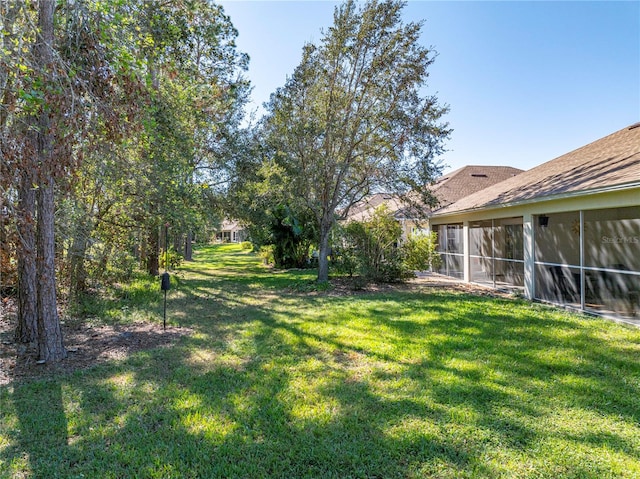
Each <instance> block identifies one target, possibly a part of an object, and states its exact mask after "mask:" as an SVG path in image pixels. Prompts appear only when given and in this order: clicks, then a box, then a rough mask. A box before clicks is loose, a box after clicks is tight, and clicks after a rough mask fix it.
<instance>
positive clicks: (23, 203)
mask: <svg viewBox="0 0 640 479" xmlns="http://www.w3.org/2000/svg"><path fill="white" fill-rule="evenodd" d="M31 173H32V172H31V167H30V165H27V166H26V168H25V170H24V171H23V176H22V179H21V181H20V190H19V192H18V194H19V201H20V203H19V220H18V324H17V327H16V333H15V339H16V341H17V342H20V343H35V342H36V341H37V339H38V302H37V277H36V227H35V221H36V219H35V212H36V192H35V189H34V184H35V180H34V179H33V175H32V174H31Z"/></svg>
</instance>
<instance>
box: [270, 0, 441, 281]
mask: <svg viewBox="0 0 640 479" xmlns="http://www.w3.org/2000/svg"><path fill="white" fill-rule="evenodd" d="M403 6H404V2H402V1H398V0H384V1H378V0H370V1H368V2H367V3H365V4H363V5H361V6H359V4H358V3H357V2H355V1H354V0H347V1H346V2H345V3H343V4H342V5H340V6H338V7H336V10H335V13H334V21H333V25H332V26H331V27H330V28H329V29H328V30H327V31H326V32H325V33H324V35H323V37H322V39H321V40H320V42H319V44H318V45H315V44H307V45H305V47H304V49H303V53H302V60H301V62H300V64H299V65H298V67H297V68H296V69H295V71H294V72H293V74H292V76H291V77H290V78H289V79H288V81H287V82H286V84H285V85H284V86H283V87H282V88H280V89H278V90H277V91H276V92H275V93H274V94H273V95H272V97H271V100H270V102H269V104H268V115H267V117H266V118H265V121H264V124H263V126H264V138H265V143H266V145H267V147H268V148H267V151H268V152H269V154H270V155H271V159H272V160H273V161H274V162H275V163H277V164H278V165H280V166H281V167H282V168H283V169H284V171H285V172H286V177H287V178H288V180H289V181H290V183H289V186H288V190H289V191H290V192H291V195H292V196H295V197H299V198H300V199H301V200H302V201H303V203H304V206H305V207H306V208H308V209H309V210H310V211H311V212H312V213H313V215H314V217H315V221H316V223H317V230H318V232H319V251H320V255H319V272H318V280H319V281H326V280H327V279H328V260H327V258H328V255H329V235H330V232H331V229H332V228H333V225H334V224H335V221H336V219H337V218H338V217H340V216H345V215H346V214H348V212H349V209H350V207H351V206H352V205H354V204H355V203H356V202H358V201H359V200H361V199H362V198H363V197H364V196H366V195H368V194H370V193H372V192H375V191H386V192H391V193H395V194H398V195H407V194H408V193H409V192H412V194H413V196H412V197H413V198H420V199H421V200H422V201H421V202H422V203H423V204H427V205H428V204H430V203H432V198H431V197H430V195H429V189H428V186H429V184H430V183H431V182H432V181H433V180H434V178H435V177H436V176H437V174H438V173H439V166H438V162H437V161H436V159H437V157H438V155H439V154H441V153H442V152H443V142H444V140H445V139H446V138H447V137H448V135H449V132H450V130H449V129H448V125H447V124H446V123H444V122H442V121H441V118H442V116H443V115H444V114H445V113H446V112H447V107H446V106H441V105H440V104H439V103H438V100H437V98H436V97H435V96H433V95H426V94H425V91H426V86H427V85H426V80H427V78H428V70H429V67H430V66H431V64H432V63H433V61H434V59H435V53H434V52H433V51H432V50H430V49H428V48H426V47H424V46H422V45H421V43H420V32H421V27H422V25H421V24H420V23H407V24H405V23H403V22H402V19H401V11H402V8H403Z"/></svg>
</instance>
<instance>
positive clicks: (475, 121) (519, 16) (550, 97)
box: [219, 0, 640, 172]
mask: <svg viewBox="0 0 640 479" xmlns="http://www.w3.org/2000/svg"><path fill="white" fill-rule="evenodd" d="M219 3H221V4H222V5H223V6H224V9H225V12H226V13H227V14H228V15H229V16H230V17H231V20H232V22H233V24H234V25H235V27H236V28H237V29H238V31H239V37H238V42H237V43H238V48H239V49H240V50H241V51H243V52H246V53H248V54H249V56H250V57H251V63H250V67H249V72H248V77H249V79H250V80H251V82H252V85H253V88H254V90H253V94H252V98H253V102H254V103H253V105H251V106H250V108H253V109H255V108H258V107H259V106H260V105H262V103H264V102H265V101H267V100H268V99H269V95H270V94H271V93H272V92H273V91H275V89H276V88H278V87H280V86H282V85H283V84H284V82H285V80H286V78H287V76H288V75H290V74H291V73H292V72H293V70H294V68H295V67H296V66H297V65H298V63H299V61H300V56H301V51H302V46H303V45H304V44H305V43H306V42H315V43H318V42H319V41H320V39H321V38H322V29H323V28H324V29H326V28H327V27H328V26H330V25H331V24H332V20H333V10H334V7H335V6H336V5H337V4H338V3H336V2H333V1H329V0H325V1H301V0H297V1H257V0H252V1H250V0H225V1H221V2H219ZM403 18H404V21H405V22H409V21H413V22H415V21H424V26H423V34H422V39H421V42H422V43H423V45H425V46H427V47H431V46H432V47H434V49H435V51H437V52H438V57H437V59H436V61H435V63H434V64H433V66H432V68H431V70H430V76H429V78H428V80H427V81H428V85H427V90H426V91H427V92H428V93H429V94H434V93H435V94H436V95H437V96H438V98H439V100H440V102H441V103H443V104H448V105H449V106H450V108H451V111H450V113H449V114H448V115H447V117H446V121H448V122H449V123H450V126H451V128H453V130H454V131H453V133H452V135H451V139H450V140H449V141H448V142H447V149H448V150H449V151H448V152H447V153H445V154H444V155H443V156H442V157H441V161H442V162H443V163H444V164H445V165H446V166H445V168H444V171H445V172H446V171H450V170H452V169H455V168H459V167H461V166H464V165H468V164H472V165H509V166H515V167H518V168H522V169H529V168H532V167H534V166H536V165H538V164H540V163H543V162H545V161H548V160H551V159H553V158H556V157H557V156H560V155H562V154H564V153H567V152H569V151H571V150H573V149H575V148H578V147H580V146H583V145H585V144H587V143H590V142H592V141H595V140H597V139H599V138H601V137H603V136H606V135H608V134H609V133H613V132H614V131H617V130H619V129H621V128H624V127H625V126H627V125H630V124H632V123H635V122H638V121H640V2H638V1H600V2H598V1H567V2H556V1H496V2H489V1H424V0H423V1H419V0H410V1H409V2H408V3H407V6H406V7H405V9H404V12H403Z"/></svg>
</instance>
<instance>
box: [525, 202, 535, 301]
mask: <svg viewBox="0 0 640 479" xmlns="http://www.w3.org/2000/svg"><path fill="white" fill-rule="evenodd" d="M522 235H523V246H524V295H525V297H526V298H528V299H533V298H534V294H535V285H536V280H535V270H536V265H535V234H534V224H533V215H532V214H531V213H527V214H525V215H523V217H522Z"/></svg>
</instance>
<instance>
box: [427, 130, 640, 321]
mask: <svg viewBox="0 0 640 479" xmlns="http://www.w3.org/2000/svg"><path fill="white" fill-rule="evenodd" d="M431 224H432V226H433V229H434V230H435V231H437V233H438V235H439V252H440V255H441V258H442V266H441V268H440V271H439V272H440V273H443V274H447V275H450V276H454V277H456V278H462V279H464V280H465V281H469V282H474V283H480V284H485V285H488V286H491V287H495V288H509V289H514V288H517V289H521V290H522V291H523V293H524V296H525V297H527V298H530V299H537V300H540V301H545V302H550V303H555V304H560V305H564V306H568V307H572V308H576V309H580V310H583V311H586V312H591V313H596V314H602V315H606V316H610V317H614V318H618V319H622V320H624V321H625V322H631V323H634V324H639V325H640V123H638V124H635V125H631V126H629V127H627V128H623V129H622V130H619V131H617V132H615V133H613V134H611V135H609V136H606V137H604V138H602V139H600V140H597V141H594V142H593V143H590V144H588V145H586V146H583V147H582V148H578V149H576V150H574V151H572V152H570V153H567V154H566V155H563V156H560V157H558V158H556V159H554V160H551V161H549V162H547V163H544V164H542V165H540V166H538V167H535V168H532V169H531V170H528V171H525V172H523V173H520V174H519V175H517V176H514V177H513V178H510V179H507V180H505V181H503V182H501V183H497V184H495V185H493V186H492V187H490V188H486V189H485V190H482V191H479V192H477V193H474V194H472V195H469V196H467V197H464V198H462V199H460V200H458V201H456V202H455V203H453V204H452V205H449V206H447V207H445V208H442V209H441V210H438V211H436V212H435V213H434V214H433V216H432V217H431Z"/></svg>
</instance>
